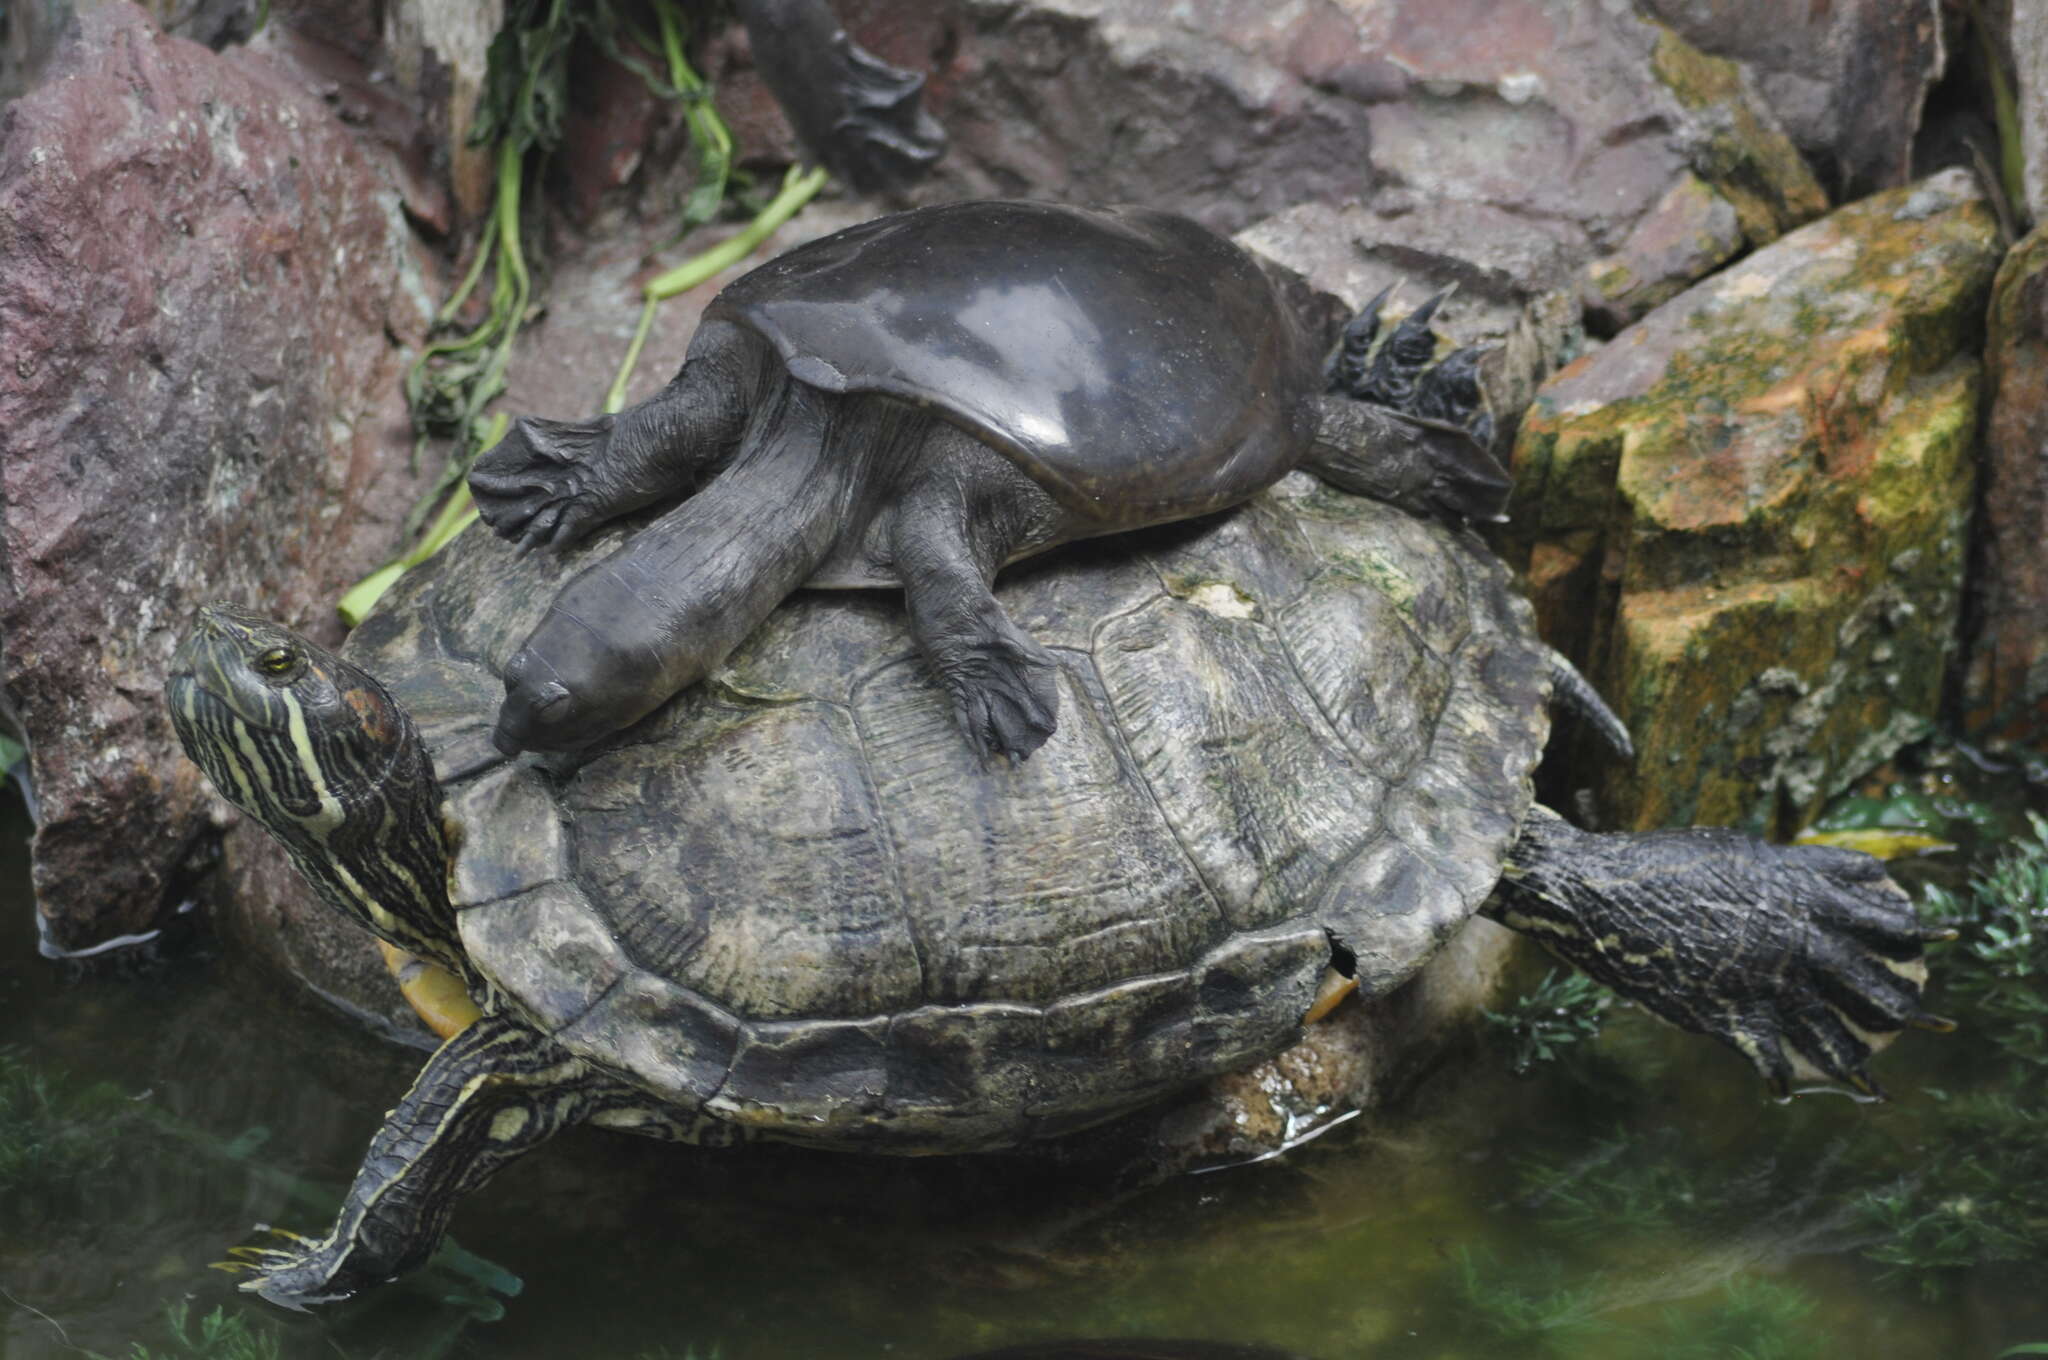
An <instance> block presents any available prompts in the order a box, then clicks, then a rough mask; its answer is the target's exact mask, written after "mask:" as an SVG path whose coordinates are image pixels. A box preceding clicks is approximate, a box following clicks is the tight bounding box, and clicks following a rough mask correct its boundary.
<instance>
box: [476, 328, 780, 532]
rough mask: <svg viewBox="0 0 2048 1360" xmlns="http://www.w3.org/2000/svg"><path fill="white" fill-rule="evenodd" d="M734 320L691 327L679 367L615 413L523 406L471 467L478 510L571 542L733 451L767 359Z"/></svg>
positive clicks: (513, 528) (508, 526) (516, 527)
mask: <svg viewBox="0 0 2048 1360" xmlns="http://www.w3.org/2000/svg"><path fill="white" fill-rule="evenodd" d="M760 349H761V346H760V345H759V344H758V343H757V342H755V341H752V340H751V339H750V338H749V337H748V336H747V335H746V334H745V333H744V332H742V331H740V330H739V328H738V327H735V326H732V325H729V324H726V323H721V322H712V323H710V324H707V325H705V326H703V327H701V328H699V330H698V332H697V336H696V339H695V340H693V341H692V342H691V344H690V353H689V357H688V358H687V359H685V360H684V363H683V367H682V370H681V371H680V372H679V373H677V374H676V376H675V378H674V379H673V380H672V381H671V382H670V383H669V384H668V386H666V387H664V388H663V389H662V390H661V391H659V392H657V393H655V394H654V395H653V396H652V397H649V398H648V399H647V400H646V401H643V402H640V403H639V404H638V405H636V406H631V407H628V408H627V409H626V410H624V411H621V412H619V413H618V414H617V415H600V416H594V417H592V418H591V419H589V420H579V421H566V420H542V419H540V418H538V417H535V416H522V417H520V418H519V419H518V420H516V421H514V422H513V423H512V428H511V430H510V431H508V432H507V433H506V435H505V437H504V438H503V439H501V440H500V441H498V443H497V444H496V445H495V446H494V447H492V448H491V449H489V450H487V451H486V452H485V453H484V454H483V456H482V457H480V458H478V459H477V461H476V466H475V467H474V468H472V469H471V470H470V474H469V489H470V494H471V495H473V496H474V497H475V498H476V505H477V512H478V513H479V514H480V515H481V516H482V517H483V520H484V522H485V523H486V524H488V525H490V526H491V529H492V531H493V532H495V533H496V534H497V535H498V536H499V537H501V538H506V539H510V540H511V541H512V542H514V543H517V544H519V545H520V547H522V548H535V547H542V546H551V547H556V548H568V547H571V546H573V545H574V544H575V543H577V542H578V541H579V540H581V539H582V538H584V537H585V536H586V535H588V534H589V533H590V532H591V531H592V530H594V529H596V528H598V527H599V526H601V525H603V524H604V523H606V522H607V521H609V520H613V519H616V518H618V517H619V516H621V515H625V514H630V513H631V512H632V511H635V510H638V509H641V508H643V507H645V506H649V505H653V504H655V503H656V502H658V501H662V500H668V499H671V498H674V497H677V496H681V495H686V494H688V493H689V492H690V491H691V490H693V489H694V488H695V486H696V485H697V484H698V483H699V482H700V481H702V480H703V478H704V477H705V476H706V475H708V474H709V473H710V472H712V471H714V470H716V469H717V468H718V467H720V466H722V465H723V464H724V463H725V462H726V461H727V460H729V459H730V458H731V456H732V454H733V451H734V450H735V449H736V448H737V447H738V445H739V441H740V436H741V435H742V434H743V433H744V431H745V429H746V416H747V408H748V405H749V398H750V397H751V396H752V395H753V393H752V391H751V389H752V387H753V386H754V383H753V382H752V381H751V376H752V375H753V374H755V373H756V372H757V371H758V367H759V365H760V364H762V363H764V362H769V360H767V359H766V358H764V356H763V355H762V354H760V353H759V352H758V351H759V350H760Z"/></svg>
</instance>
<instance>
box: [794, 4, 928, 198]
mask: <svg viewBox="0 0 2048 1360" xmlns="http://www.w3.org/2000/svg"><path fill="white" fill-rule="evenodd" d="M839 57H840V61H841V63H842V65H841V68H840V69H841V71H842V73H843V80H844V82H845V83H844V85H843V87H842V88H843V91H844V94H845V97H846V112H845V115H844V116H843V117H841V118H840V120H839V122H838V124H837V125H836V126H835V127H833V129H832V130H831V132H829V133H827V134H825V135H824V136H823V137H822V138H821V139H820V140H821V148H820V155H821V158H822V159H823V160H824V162H825V164H826V166H827V168H829V169H830V170H831V171H832V173H833V174H835V175H837V176H839V178H840V179H842V180H844V181H845V182H846V183H847V184H849V185H851V186H852V187H853V188H854V190H855V191H856V192H858V193H874V192H876V191H880V190H888V191H896V190H901V189H903V188H906V187H908V186H909V185H910V184H912V183H914V182H915V181H917V180H919V179H921V178H923V176H924V174H925V172H926V171H928V170H930V169H931V167H932V165H933V164H934V163H936V162H937V160H938V159H939V157H940V155H941V154H943V153H944V151H945V149H946V134H945V132H944V130H943V129H941V128H940V127H939V124H938V120H937V119H935V118H933V117H932V116H931V115H930V114H929V113H927V112H925V109H924V106H923V103H922V99H923V95H924V77H923V76H922V75H919V74H918V73H917V72H915V71H906V70H904V69H903V68H902V67H900V66H891V65H890V64H889V63H888V62H886V61H883V60H882V59H881V58H880V57H878V56H876V55H875V54H874V53H872V52H870V51H868V50H867V49H866V48H863V47H860V46H859V45H857V44H855V43H853V42H852V41H850V40H849V41H846V42H845V44H844V47H843V48H842V49H841V51H840V53H839Z"/></svg>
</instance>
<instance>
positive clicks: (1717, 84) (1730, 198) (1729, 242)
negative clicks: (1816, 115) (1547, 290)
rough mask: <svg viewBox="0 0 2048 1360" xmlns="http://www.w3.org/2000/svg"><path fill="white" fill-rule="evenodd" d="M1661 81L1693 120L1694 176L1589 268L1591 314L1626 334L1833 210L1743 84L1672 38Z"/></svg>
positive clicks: (1656, 63)
mask: <svg viewBox="0 0 2048 1360" xmlns="http://www.w3.org/2000/svg"><path fill="white" fill-rule="evenodd" d="M1651 70H1652V72H1653V73H1654V74H1655V75H1656V78H1657V80H1658V81H1659V82H1660V83H1661V84H1662V85H1663V86H1664V87H1665V88H1666V89H1668V90H1670V91H1671V93H1672V94H1673V95H1675V96H1676V97H1677V99H1678V102H1679V103H1680V104H1682V105H1684V106H1685V107H1686V108H1687V109H1688V110H1689V111H1691V112H1692V113H1693V115H1694V116H1695V119H1696V121H1697V124H1698V126H1699V128H1700V130H1701V131H1700V135H1699V138H1698V140H1697V143H1696V145H1695V147H1694V152H1693V170H1692V173H1690V174H1688V175H1686V176H1685V177H1684V178H1683V179H1681V180H1680V181H1679V182H1678V183H1676V184H1674V185H1673V186H1672V187H1671V189H1670V190H1669V191H1668V192H1667V193H1666V194H1665V195H1664V197H1663V198H1662V199H1661V200H1660V201H1659V202H1658V204H1657V206H1656V207H1655V208H1653V209H1651V210H1650V212H1649V213H1647V214H1646V215H1645V216H1644V217H1643V218H1642V219H1641V220H1639V221H1638V222H1637V223H1636V225H1635V227H1634V228H1633V229H1632V230H1631V231H1630V232H1629V235H1628V238H1627V239H1626V240H1625V241H1624V242H1623V243H1622V245H1621V247H1620V248H1619V249H1618V250H1617V251H1616V252H1615V253H1614V254H1612V255H1610V256H1607V257H1606V258H1604V259H1599V260H1595V261H1594V262H1593V263H1592V264H1591V265H1589V266H1587V269H1586V280H1585V300H1586V305H1587V307H1588V309H1589V310H1590V311H1591V312H1592V313H1593V314H1594V315H1595V316H1596V317H1600V318H1603V319H1605V320H1606V321H1607V322H1608V323H1609V324H1610V325H1614V326H1621V325H1626V324H1627V323H1628V322H1630V321H1634V320H1636V319H1637V318H1639V317H1641V316H1642V315H1643V314H1644V313H1646V312H1648V311H1649V310H1650V309H1651V308H1652V307H1654V306H1656V305H1657V304H1658V303H1661V302H1664V301H1667V300H1668V299H1670V298H1672V297H1675V296H1677V294H1678V293H1679V292H1680V291H1682V290H1683V289H1684V287H1685V286H1686V285H1687V284H1688V283H1690V282H1692V281H1693V280H1695V279H1698V278H1701V277H1703V276H1705V275H1706V274H1707V273H1709V272H1711V271H1712V270H1713V269H1715V268H1716V267H1718V266H1720V265H1723V264H1725V263H1727V262H1728V261H1729V260H1732V259H1734V258H1735V257H1736V256H1737V255H1739V254H1741V253H1742V252H1743V251H1745V250H1754V249H1757V248H1759V247H1762V246H1765V245H1768V244H1769V243H1770V242H1772V241H1774V240H1776V239H1777V238H1778V237H1780V236H1782V235H1783V234H1784V233H1786V232H1788V231H1791V230H1792V229H1793V228H1794V227H1797V226H1799V225H1800V224H1801V223H1803V222H1807V221H1810V220H1811V219H1813V218H1815V217H1818V216H1819V215H1820V214H1821V213H1823V212H1826V211H1827V206H1828V199H1827V194H1826V192H1825V191H1824V190H1822V188H1821V186H1820V181H1819V180H1817V179H1815V178H1814V176H1813V171H1812V170H1811V169H1810V168H1808V166H1807V164H1806V161H1805V158H1804V157H1802V156H1801V155H1800V154H1799V148H1798V147H1796V146H1794V145H1793V144H1792V139H1791V138H1790V137H1787V136H1786V135H1785V133H1784V131H1783V130H1782V129H1780V128H1779V127H1778V125H1777V124H1776V122H1774V121H1773V120H1772V118H1771V116H1770V114H1769V113H1767V112H1765V110H1764V107H1763V105H1762V104H1761V102H1760V101H1758V100H1757V99H1756V98H1755V96H1754V95H1753V93H1752V92H1751V91H1750V89H1749V87H1748V84H1747V83H1746V82H1745V81H1744V79H1743V75H1742V68H1741V67H1739V66H1737V65H1736V64H1735V63H1734V62H1732V61H1727V60H1724V59H1723V58H1720V57H1710V56H1708V55H1706V54H1705V53H1704V52H1701V51H1700V50H1698V49H1697V48H1695V47H1693V46H1692V45H1691V44H1689V43H1687V42H1686V41H1685V40H1684V39H1683V38H1681V37H1679V36H1678V35H1677V34H1675V33H1673V32H1671V31H1670V30H1668V29H1665V30H1662V31H1661V32H1660V34H1659V36H1658V38H1657V45H1656V49H1655V51H1654V52H1653V53H1652V55H1651Z"/></svg>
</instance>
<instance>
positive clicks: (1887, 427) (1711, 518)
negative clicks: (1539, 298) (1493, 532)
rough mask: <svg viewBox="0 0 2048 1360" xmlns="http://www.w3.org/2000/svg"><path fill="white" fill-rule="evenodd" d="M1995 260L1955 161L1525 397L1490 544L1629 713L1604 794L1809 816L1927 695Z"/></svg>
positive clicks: (1930, 702) (1649, 816)
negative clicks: (1496, 543) (1508, 491)
mask: <svg viewBox="0 0 2048 1360" xmlns="http://www.w3.org/2000/svg"><path fill="white" fill-rule="evenodd" d="M1998 256H1999V245H1998V233H1997V226H1996V223H1995V221H1994V219H1993V216H1992V213H1991V211H1990V209H1989V207H1988V206H1987V205H1986V204H1985V202H1984V201H1983V199H1982V197H1981V195H1980V194H1979V193H1978V191H1977V189H1976V188H1975V186H1974V184H1973V183H1972V181H1971V180H1970V179H1969V177H1968V176H1967V175H1966V174H1964V173H1962V172H1959V171H1951V172H1946V173H1944V174H1941V175H1937V176H1934V177H1933V178H1930V179H1928V180H1925V181H1922V182H1921V183H1919V184H1917V185H1912V186H1908V187H1905V188H1901V189H1896V190H1891V191H1888V192H1886V193H1883V194H1878V195H1876V196H1874V197H1872V198H1869V199H1865V200H1863V201H1861V202H1858V203H1855V204H1852V205H1850V206H1848V207H1845V208H1842V209H1840V210H1839V211H1837V212H1835V213H1833V214H1831V215H1830V216H1828V217H1826V218H1824V219H1822V220H1820V221H1818V222H1814V223H1811V224H1809V225H1808V226H1805V227H1803V228H1800V229H1799V230H1798V231H1795V232H1793V233H1792V234H1790V235H1788V236H1786V237H1784V238H1782V239H1781V240H1779V241H1777V242H1776V243H1774V244H1772V245H1770V246H1768V247H1766V248H1765V249H1763V250H1761V251H1759V252H1757V253H1756V254H1755V255H1753V256H1751V257H1749V258H1748V259H1747V260H1745V261H1744V262H1743V263H1742V264H1740V265H1739V266H1736V267H1734V268H1732V269H1730V270H1727V271H1724V272H1723V273H1722V274H1719V275H1717V276H1715V277H1714V278H1712V279H1709V280H1707V281H1705V282H1703V283H1701V284H1699V285H1697V286H1695V287H1694V288H1692V289H1690V290H1688V291H1687V292H1686V293H1684V294H1682V295H1681V296H1679V297H1677V298H1675V299H1673V300H1672V301H1670V302H1668V303H1666V304H1665V305H1664V306H1662V307H1660V308H1658V309H1657V310H1656V311H1654V312H1652V313H1651V314H1650V315H1649V316H1647V317H1645V318H1644V319H1643V320H1642V321H1640V322H1638V323H1637V324H1636V325H1634V326H1632V327H1630V328H1628V329H1627V330H1625V331H1623V332H1622V333H1621V334H1620V335H1619V336H1618V337H1616V339H1615V340H1614V341H1613V343H1611V344H1610V345H1608V346H1606V347H1605V348H1604V349H1602V350H1600V351H1598V352H1597V353H1594V354H1591V355H1588V356H1586V357H1585V358H1583V359H1581V360H1579V361H1578V362H1577V363H1575V364H1573V365H1571V366H1570V367H1568V368H1566V369H1564V370H1563V371H1562V372H1560V373H1559V374H1558V375H1557V376H1556V377H1555V378H1554V379H1553V380H1552V381H1551V382H1550V383H1549V384H1548V385H1547V386H1546V387H1545V389H1544V390H1543V391H1542V392H1541V393H1539V395H1538V397H1537V400H1536V403H1535V405H1534V406H1533V407H1532V408H1531V410H1530V412H1529V414H1528V416H1527V417H1526V418H1525V421H1524V425H1523V428H1522V431H1521V436H1520V439H1519V441H1518V443H1517V446H1516V451H1515V474H1516V482H1517V493H1516V500H1515V503H1514V504H1513V505H1512V506H1511V511H1510V513H1511V515H1512V519H1513V526H1512V528H1511V529H1510V530H1509V531H1508V535H1507V536H1508V538H1509V539H1510V545H1509V551H1510V554H1511V557H1512V558H1513V559H1514V560H1516V561H1518V562H1519V563H1521V564H1522V565H1524V566H1525V567H1526V568H1527V571H1528V575H1529V581H1530V586H1531V588H1532V592H1533V594H1534V596H1535V599H1536V602H1537V610H1538V614H1539V617H1541V618H1542V620H1543V621H1544V623H1545V625H1546V627H1547V630H1548V635H1549V636H1550V638H1551V640H1552V641H1553V642H1554V643H1556V644H1557V645H1559V646H1560V647H1562V648H1563V649H1564V650H1565V651H1566V652H1567V653H1568V654H1569V655H1571V656H1573V657H1574V658H1575V659H1577V660H1578V661H1579V662H1580V663H1581V665H1582V666H1584V667H1585V668H1586V669H1587V671H1588V673H1589V674H1590V675H1592V676H1593V677H1595V679H1596V682H1597V683H1599V684H1600V685H1601V687H1602V688H1603V689H1604V690H1605V691H1606V692H1607V693H1608V694H1609V695H1610V696H1611V697H1612V698H1613V699H1614V700H1615V701H1616V703H1617V706H1618V707H1619V709H1620V711H1621V713H1622V715H1623V717H1624V718H1626V719H1627V720H1628V721H1629V724H1630V727H1631V729H1632V730H1633V732H1634V734H1635V738H1636V743H1637V750H1638V752H1639V755H1638V759H1637V762H1636V764H1635V765H1634V766H1633V767H1632V768H1630V769H1625V770H1623V769H1612V770H1610V771H1608V773H1607V774H1606V775H1605V776H1604V779H1603V781H1602V787H1601V788H1600V789H1599V793H1600V794H1601V799H1602V802H1603V804H1604V805H1605V807H1606V809H1607V811H1608V813H1609V815H1611V816H1615V817H1618V818H1620V819H1621V820H1622V821H1625V822H1627V823H1628V824H1630V825H1636V826H1654V825H1663V824H1668V823H1673V822H1690V821H1699V822H1713V823H1732V824H1740V825H1744V826H1747V827H1749V828H1751V829H1765V828H1768V827H1770V826H1773V825H1776V824H1778V823H1781V822H1783V821H1784V820H1786V819H1787V818H1788V817H1789V818H1794V819H1797V818H1802V817H1805V816H1810V815H1811V814H1812V813H1813V812H1814V811H1815V810H1816V809H1817V808H1818V806H1819V804H1820V802H1821V800H1822V799H1824V798H1825V797H1827V796H1828V795H1829V794H1830V793H1832V792H1834V791H1836V790H1837V789H1838V788H1839V787H1840V786H1841V785H1842V783H1843V782H1844V781H1846V780H1847V779H1848V778H1849V777H1851V776H1853V775H1854V774H1855V773H1856V772H1858V771H1859V770H1860V769H1863V768H1866V767H1867V766H1868V765H1869V764H1871V763H1872V762H1874V761H1875V760H1878V759H1881V758H1883V757H1884V756H1885V755H1887V754H1889V753H1890V752H1891V751H1892V750H1893V749H1895V748H1896V747H1897V746H1898V745H1899V744H1900V743H1901V742H1903V741H1904V740H1906V739H1907V738H1909V737H1911V736H1912V735H1914V734H1916V733H1918V732H1919V731H1921V730H1922V729H1923V728H1924V727H1925V725H1926V723H1927V722H1928V720H1930V719H1931V718H1932V717H1933V715H1934V711H1935V705H1936V702H1937V700H1938V698H1939V693H1940V686H1941V678H1942V673H1943V670H1944V666H1945V664H1946V657H1947V654H1948V652H1949V651H1950V649H1951V648H1952V646H1953V637H1954V633H1955V623H1956V616H1957V609H1958V604H1959V600H1960V593H1961V585H1962V572H1963V557H1964V548H1965V541H1966V539H1965V529H1966V524H1967V520H1968V516H1969V511H1970V505H1971V494H1972V480H1973V475H1974V469H1973V465H1972V462H1971V458H1970V451H1971V447H1972V442H1973V438H1974V434H1975V429H1976V420H1977V409H1978V398H1979V389H1980V385H1981V384H1980V376H1981V366H1980V364H1979V361H1978V359H1977V358H1976V347H1977V331H1978V327H1979V324H1980V323H1979V320H1978V318H1979V317H1980V316H1981V315H1982V314H1983V308H1984V302H1985V298H1986V296H1987V292H1988V289H1989V287H1990V283H1991V277H1992V273H1993V271H1994V269H1995V268H1996V267H1997V263H1998Z"/></svg>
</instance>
